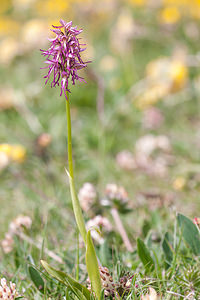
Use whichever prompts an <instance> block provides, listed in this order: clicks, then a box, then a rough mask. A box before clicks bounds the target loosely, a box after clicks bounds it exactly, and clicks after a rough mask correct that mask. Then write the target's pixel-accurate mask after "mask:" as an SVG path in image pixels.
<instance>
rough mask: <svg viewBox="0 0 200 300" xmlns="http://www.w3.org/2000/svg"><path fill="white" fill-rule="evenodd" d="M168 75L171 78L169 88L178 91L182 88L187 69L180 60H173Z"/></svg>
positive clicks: (185, 80) (185, 79)
mask: <svg viewBox="0 0 200 300" xmlns="http://www.w3.org/2000/svg"><path fill="white" fill-rule="evenodd" d="M169 75H170V76H171V79H172V86H171V90H172V91H173V92H174V91H178V90H180V89H181V88H183V87H184V86H185V84H186V82H187V77H188V71H187V67H186V66H185V65H184V64H183V63H182V62H181V61H176V60H173V61H172V64H171V68H170V72H169Z"/></svg>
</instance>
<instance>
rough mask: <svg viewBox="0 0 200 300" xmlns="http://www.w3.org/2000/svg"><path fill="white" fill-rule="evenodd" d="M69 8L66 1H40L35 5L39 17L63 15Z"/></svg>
mask: <svg viewBox="0 0 200 300" xmlns="http://www.w3.org/2000/svg"><path fill="white" fill-rule="evenodd" d="M69 6H70V1H66V0H56V1H55V0H42V1H39V2H38V3H37V5H36V10H37V12H38V14H39V15H41V16H48V17H49V16H57V15H62V14H63V13H65V12H66V11H67V10H68V9H69Z"/></svg>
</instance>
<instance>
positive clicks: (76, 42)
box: [41, 20, 102, 299]
mask: <svg viewBox="0 0 200 300" xmlns="http://www.w3.org/2000/svg"><path fill="white" fill-rule="evenodd" d="M60 24H61V25H60V26H52V27H53V29H51V30H52V31H53V32H54V33H55V38H53V39H49V41H50V43H51V45H50V47H49V49H47V50H41V51H42V55H43V56H44V57H45V58H46V61H45V63H46V64H47V66H46V67H45V68H47V69H48V73H47V75H46V76H44V78H45V79H46V82H45V84H46V83H47V82H48V81H49V80H50V77H51V76H53V81H52V82H51V87H56V86H60V88H61V92H60V96H62V94H64V96H65V102H66V117H67V135H68V164H69V169H68V171H67V170H66V172H67V174H68V177H69V183H70V192H71V199H72V205H73V211H74V215H75V219H76V223H77V226H78V230H79V232H80V234H81V236H82V238H83V241H84V243H85V246H86V266H87V271H88V275H89V278H90V282H91V286H92V290H93V292H94V293H95V296H96V298H97V299H100V298H101V294H102V292H101V290H102V287H101V278H100V272H99V263H98V259H97V256H96V252H95V248H94V245H93V241H92V238H91V235H90V230H89V231H87V230H86V227H85V222H84V218H83V214H82V210H81V206H80V203H79V199H78V196H77V193H76V189H75V180H74V171H73V160H72V135H71V116H70V99H69V94H70V89H69V81H70V79H71V82H72V85H75V83H76V81H84V79H83V78H82V77H80V76H79V74H78V71H79V70H80V69H83V68H85V67H87V63H89V62H83V60H82V58H81V52H82V51H84V50H85V49H86V48H84V46H85V44H81V43H80V38H78V35H79V34H80V33H81V32H82V29H79V30H78V29H77V27H72V22H68V23H66V22H65V21H63V20H60ZM41 263H42V265H43V267H44V268H45V269H46V271H47V272H48V273H50V274H51V275H52V276H53V277H54V278H56V279H58V280H59V281H61V282H62V283H64V284H65V285H67V287H68V289H70V290H71V292H73V293H75V295H76V296H77V295H81V298H80V299H91V297H93V294H91V292H90V291H89V290H88V289H87V288H85V287H84V286H82V285H81V284H80V283H79V282H78V281H76V280H75V279H73V278H72V277H71V276H69V275H67V274H65V273H63V272H61V271H58V270H55V269H54V268H52V267H51V266H49V265H48V264H47V263H46V262H45V261H43V260H42V261H41ZM77 297H79V296H77ZM82 297H83V298H82Z"/></svg>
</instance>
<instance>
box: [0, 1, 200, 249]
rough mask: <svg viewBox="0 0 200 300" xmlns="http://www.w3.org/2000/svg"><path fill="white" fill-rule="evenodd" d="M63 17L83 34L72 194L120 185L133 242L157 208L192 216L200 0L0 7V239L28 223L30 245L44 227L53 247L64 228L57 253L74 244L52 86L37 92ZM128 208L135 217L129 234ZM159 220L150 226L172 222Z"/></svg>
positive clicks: (196, 180)
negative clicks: (19, 220)
mask: <svg viewBox="0 0 200 300" xmlns="http://www.w3.org/2000/svg"><path fill="white" fill-rule="evenodd" d="M61 18H63V19H64V20H65V21H66V22H68V21H70V20H72V21H73V25H77V26H78V28H83V29H84V30H83V33H82V34H81V37H82V40H83V41H84V42H85V43H86V44H87V50H86V51H85V52H84V54H83V55H84V59H85V60H91V61H92V63H90V64H89V66H88V68H87V70H86V71H84V75H83V76H84V77H85V79H86V81H87V84H84V83H80V84H79V83H78V84H77V85H76V86H73V87H71V96H70V102H71V109H72V123H73V125H72V130H73V133H72V134H73V151H74V153H73V155H74V161H75V173H76V178H77V179H76V184H77V188H78V189H80V188H81V186H82V185H83V183H85V182H91V183H92V184H94V185H95V187H96V189H97V190H98V193H99V194H102V193H103V191H104V189H105V186H106V184H107V183H116V184H118V185H121V186H124V187H125V189H126V190H127V191H128V194H129V198H130V203H131V207H132V213H131V214H130V215H129V218H128V220H127V222H128V223H129V224H130V226H131V228H132V229H133V227H134V230H135V231H136V232H137V231H140V227H141V224H143V222H144V219H145V218H148V217H149V215H148V212H149V211H152V210H153V211H154V210H155V209H160V208H161V207H170V209H171V211H172V212H174V213H175V212H176V211H181V212H183V213H186V214H187V215H188V216H190V217H194V216H196V214H197V212H198V209H199V208H200V201H199V190H200V155H199V151H200V126H199V125H200V115H199V111H200V101H199V100H200V99H199V97H200V87H199V83H200V76H199V75H200V72H199V63H200V52H199V38H200V27H199V24H200V1H199V0H173V1H172V0H162V1H161V0H160V1H159V0H124V1H122V0H121V1H120V0H118V1H117V0H116V1H114V0H102V1H96V0H94V1H92V0H85V1H81V0H73V1H72V0H56V1H55V0H1V1H0V143H1V144H0V182H1V189H0V205H1V211H0V228H1V230H0V238H3V236H4V234H5V232H6V230H7V228H8V224H9V223H10V222H11V220H12V219H13V218H15V217H16V216H17V215H20V214H26V215H29V216H30V217H31V218H32V220H33V225H32V226H33V233H34V234H35V236H36V239H37V236H38V235H39V234H40V230H41V228H43V226H45V224H46V223H48V224H49V227H48V233H47V234H48V238H49V240H50V242H51V247H52V248H55V245H60V241H61V240H62V239H63V235H65V234H64V232H63V228H66V227H67V226H68V228H71V229H72V231H71V232H70V234H69V235H70V236H68V237H67V240H65V243H67V245H68V244H70V242H71V241H72V240H73V239H74V237H73V235H74V229H73V224H74V219H73V213H72V207H71V200H70V196H69V187H68V178H67V175H66V173H65V170H64V167H67V147H66V146H67V132H66V129H67V128H66V116H65V103H64V98H61V97H60V96H59V93H60V90H59V88H56V89H55V88H54V89H51V87H50V85H49V84H47V85H46V86H45V84H44V81H45V80H44V79H43V76H44V75H45V70H42V69H41V68H42V67H44V61H43V57H42V56H41V53H40V49H47V48H48V45H49V42H48V40H47V37H51V36H52V33H51V31H50V27H51V25H52V24H54V25H58V24H59V20H60V19H61ZM138 207H143V208H145V209H144V210H143V211H142V213H141V219H140V218H137V221H134V225H133V220H135V219H136V218H135V217H137V213H138V211H137V209H138ZM168 215H169V211H168V210H164V211H163V212H162V214H160V218H158V216H157V219H156V220H157V221H155V222H157V224H161V222H162V221H161V217H162V216H165V217H166V219H167V220H168V222H169V223H170V218H169V219H168V217H167V216H168ZM165 222H166V221H165ZM165 224H166V223H165ZM55 233H56V234H55ZM65 238H66V237H65ZM61 243H62V242H61ZM65 247H66V245H65Z"/></svg>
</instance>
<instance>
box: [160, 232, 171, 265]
mask: <svg viewBox="0 0 200 300" xmlns="http://www.w3.org/2000/svg"><path fill="white" fill-rule="evenodd" d="M170 240H171V239H170V235H169V233H168V232H166V233H165V236H164V240H163V242H162V248H163V251H164V254H165V257H166V260H167V263H169V264H170V263H171V262H172V260H173V251H172V249H173V248H172V245H171V243H170Z"/></svg>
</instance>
